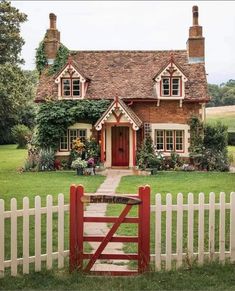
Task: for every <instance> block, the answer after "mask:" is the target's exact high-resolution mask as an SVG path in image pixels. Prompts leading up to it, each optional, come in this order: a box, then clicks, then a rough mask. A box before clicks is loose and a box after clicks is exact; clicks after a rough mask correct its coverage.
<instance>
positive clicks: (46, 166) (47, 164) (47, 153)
mask: <svg viewBox="0 0 235 291" xmlns="http://www.w3.org/2000/svg"><path fill="white" fill-rule="evenodd" d="M54 160H55V152H54V150H52V149H51V148H49V149H41V150H40V152H39V157H38V170H39V171H51V170H54Z"/></svg>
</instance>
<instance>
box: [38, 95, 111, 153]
mask: <svg viewBox="0 0 235 291" xmlns="http://www.w3.org/2000/svg"><path fill="white" fill-rule="evenodd" d="M110 102H111V101H110V100H79V101H74V100H66V101H50V102H47V103H43V104H41V105H40V107H39V111H38V115H37V125H38V126H37V136H38V143H39V146H40V147H41V148H47V147H52V148H53V149H57V148H58V145H59V140H60V137H61V136H62V135H63V133H64V132H65V131H66V130H67V128H68V127H69V126H70V125H72V124H74V123H76V122H81V121H83V122H84V120H86V122H87V123H91V124H94V123H95V122H96V121H97V120H98V119H99V118H100V116H101V115H102V114H103V113H104V112H105V110H106V109H107V108H108V106H109V104H110Z"/></svg>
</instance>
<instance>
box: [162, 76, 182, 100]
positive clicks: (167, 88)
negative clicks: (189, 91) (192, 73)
mask: <svg viewBox="0 0 235 291" xmlns="http://www.w3.org/2000/svg"><path fill="white" fill-rule="evenodd" d="M162 96H180V78H171V77H167V78H166V77H164V78H162Z"/></svg>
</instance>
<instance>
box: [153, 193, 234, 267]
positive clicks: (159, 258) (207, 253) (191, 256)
mask: <svg viewBox="0 0 235 291" xmlns="http://www.w3.org/2000/svg"><path fill="white" fill-rule="evenodd" d="M185 200H187V203H186V204H183V195H182V193H179V194H178V195H177V203H176V204H172V195H171V194H169V193H168V194H167V195H166V204H162V202H161V201H162V200H161V194H157V195H156V205H152V206H151V211H152V212H155V254H152V255H151V258H152V260H154V261H155V268H156V271H157V270H161V268H162V265H164V264H162V262H165V268H166V270H171V269H172V268H173V266H175V268H180V267H181V266H182V264H183V262H185V263H186V264H192V263H193V262H198V264H203V263H204V261H205V260H207V261H208V260H210V261H213V260H215V258H218V259H219V260H220V262H221V263H224V262H225V260H226V259H230V261H231V262H234V261H235V192H232V193H231V194H230V202H229V203H226V195H225V193H224V192H221V193H220V197H219V203H215V193H213V192H212V193H210V194H209V203H208V204H207V203H205V195H204V193H199V195H198V203H195V201H194V196H193V194H192V193H189V194H188V196H187V197H185ZM226 210H229V211H230V221H229V222H228V221H226V215H225V214H226ZM206 211H207V212H209V213H208V228H205V225H207V224H206V223H205V222H206V220H205V218H206V216H205V213H206ZM216 211H217V212H219V221H218V222H217V223H218V226H216V220H215V217H216ZM174 212H176V231H175V233H176V238H175V240H176V252H172V240H173V236H172V233H173V227H172V226H173V221H172V219H173V214H174ZM163 213H165V215H166V224H165V230H166V241H165V244H166V251H165V253H162V252H161V242H162V215H163ZM184 213H186V217H187V230H186V229H184V228H183V225H184ZM196 213H197V220H196V216H195V215H196ZM196 222H197V223H196ZM226 223H227V224H228V223H229V224H230V243H229V244H230V246H229V250H226V248H225V237H226ZM216 227H217V228H218V230H219V241H218V245H219V250H218V251H217V252H216V251H215V243H216V242H215V229H216ZM185 231H187V232H186V233H185ZM206 233H208V234H209V236H208V241H207V245H208V248H207V249H205V245H206V237H207V236H206V235H205V234H206ZM185 234H186V237H187V247H186V248H185V249H184V250H183V237H184V236H185ZM196 234H197V236H198V238H197V239H198V243H197V250H196V249H195V248H196V245H194V242H195V239H194V236H195V235H196ZM173 262H175V264H173Z"/></svg>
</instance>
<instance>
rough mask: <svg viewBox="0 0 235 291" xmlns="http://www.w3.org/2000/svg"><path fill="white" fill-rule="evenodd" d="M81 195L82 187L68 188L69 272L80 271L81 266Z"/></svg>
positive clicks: (82, 192) (73, 186)
mask: <svg viewBox="0 0 235 291" xmlns="http://www.w3.org/2000/svg"><path fill="white" fill-rule="evenodd" d="M83 194H84V188H83V186H82V185H78V186H77V187H76V186H75V185H72V186H71V187H70V242H69V245H70V255H69V266H70V272H72V271H74V270H75V269H77V270H80V269H82V264H83V222H84V221H83V216H84V215H83V213H84V211H83V205H84V204H83V203H82V201H81V197H82V196H83Z"/></svg>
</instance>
